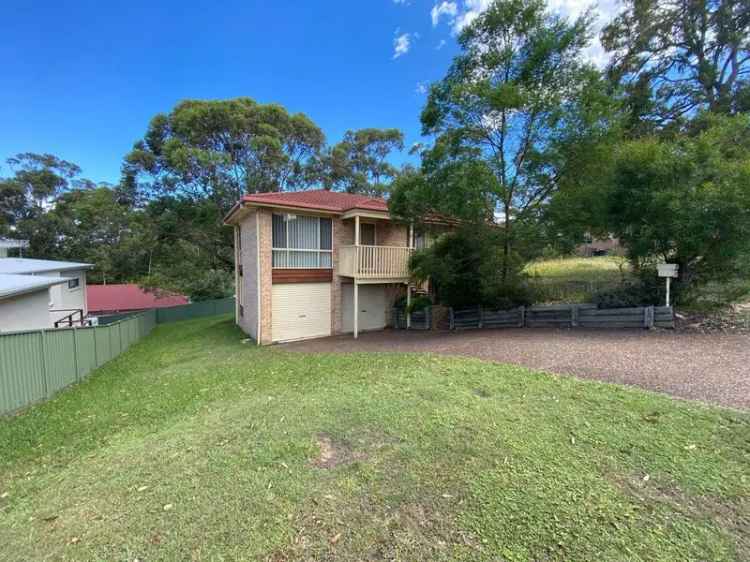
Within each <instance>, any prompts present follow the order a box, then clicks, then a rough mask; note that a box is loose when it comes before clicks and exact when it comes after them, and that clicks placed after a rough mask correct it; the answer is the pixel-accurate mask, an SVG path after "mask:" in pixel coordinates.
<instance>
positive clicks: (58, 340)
mask: <svg viewBox="0 0 750 562" xmlns="http://www.w3.org/2000/svg"><path fill="white" fill-rule="evenodd" d="M233 311H234V299H233V298H229V299H220V300H216V301H206V302H198V303H194V304H187V305H182V306H176V307H170V308H161V309H151V310H147V311H145V312H141V313H138V314H134V315H131V316H127V317H123V318H120V319H118V320H116V321H114V322H112V323H109V324H102V325H100V326H92V327H80V328H79V327H73V328H60V329H56V330H37V331H30V332H12V333H7V334H0V414H8V413H11V412H15V411H17V410H20V409H21V408H24V407H26V406H28V405H29V404H33V403H35V402H39V401H41V400H46V399H49V398H51V397H52V396H53V395H54V394H55V393H56V392H58V391H59V390H62V389H63V388H65V387H66V386H69V385H71V384H73V383H75V382H78V381H80V380H82V379H84V378H85V377H86V376H88V375H89V374H90V373H91V372H92V371H93V370H94V369H96V368H98V367H101V366H102V365H104V364H105V363H107V362H108V361H111V360H112V359H114V358H115V357H117V356H118V355H120V354H121V353H122V352H124V351H125V350H126V349H128V348H129V347H130V346H131V345H133V344H134V343H136V342H137V341H138V340H140V339H142V338H144V337H146V336H147V335H148V334H149V333H151V330H152V329H153V328H154V326H156V325H157V324H162V323H166V322H174V321H177V320H186V319H190V318H199V317H201V316H213V315H216V314H225V313H229V312H233Z"/></svg>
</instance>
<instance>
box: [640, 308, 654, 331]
mask: <svg viewBox="0 0 750 562" xmlns="http://www.w3.org/2000/svg"><path fill="white" fill-rule="evenodd" d="M643 327H644V328H646V329H648V330H650V329H651V328H653V327H654V307H653V306H647V307H645V308H644V309H643Z"/></svg>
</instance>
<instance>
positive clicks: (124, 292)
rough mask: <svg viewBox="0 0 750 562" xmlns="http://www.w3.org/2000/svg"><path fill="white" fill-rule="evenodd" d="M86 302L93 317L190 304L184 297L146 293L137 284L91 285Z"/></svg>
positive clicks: (159, 292)
mask: <svg viewBox="0 0 750 562" xmlns="http://www.w3.org/2000/svg"><path fill="white" fill-rule="evenodd" d="M86 302H87V303H88V311H89V314H90V315H91V316H102V315H106V314H118V313H124V312H137V311H139V310H148V309H150V308H167V307H170V306H180V305H182V304H189V303H190V300H189V299H188V298H187V297H186V296H184V295H178V294H175V293H167V292H163V291H155V292H151V291H146V290H144V289H142V288H141V287H139V286H138V285H136V284H135V283H123V284H115V285H89V286H88V287H87V289H86Z"/></svg>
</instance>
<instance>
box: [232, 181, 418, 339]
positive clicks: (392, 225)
mask: <svg viewBox="0 0 750 562" xmlns="http://www.w3.org/2000/svg"><path fill="white" fill-rule="evenodd" d="M225 224H227V225H231V226H233V227H234V231H235V265H236V267H235V276H236V283H235V286H236V303H237V314H236V318H237V323H238V324H239V326H240V327H241V328H242V330H244V331H245V333H247V334H249V335H250V336H251V337H252V338H253V339H254V340H255V341H256V342H258V343H259V344H270V343H274V342H283V341H291V340H299V339H306V338H316V337H324V336H329V335H332V334H343V333H353V334H354V336H355V337H356V336H357V334H358V332H360V331H363V330H379V329H382V328H384V327H385V326H386V324H387V320H388V311H389V310H390V309H391V307H392V305H393V302H394V301H395V299H396V298H398V296H400V295H402V294H404V293H406V294H407V299H408V298H409V295H410V293H411V291H407V287H408V286H409V267H408V262H409V257H410V255H411V253H412V251H413V250H414V249H415V248H419V247H423V246H425V245H426V244H427V243H428V234H427V233H425V234H421V233H419V232H415V229H414V228H412V227H411V226H409V225H405V224H401V223H397V222H395V221H392V220H391V217H390V215H389V213H388V204H387V202H386V201H385V200H384V199H380V198H373V197H367V196H364V195H353V194H348V193H338V192H331V191H326V190H314V191H299V192H286V193H262V194H254V195H246V196H245V197H243V198H242V200H241V201H240V202H238V203H237V204H236V205H235V206H234V207H233V208H232V210H231V211H230V212H229V214H228V215H227V217H226V218H225Z"/></svg>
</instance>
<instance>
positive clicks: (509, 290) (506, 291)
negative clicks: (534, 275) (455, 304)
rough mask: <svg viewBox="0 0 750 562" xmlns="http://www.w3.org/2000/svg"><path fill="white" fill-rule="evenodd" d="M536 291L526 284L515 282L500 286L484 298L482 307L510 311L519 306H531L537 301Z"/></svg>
mask: <svg viewBox="0 0 750 562" xmlns="http://www.w3.org/2000/svg"><path fill="white" fill-rule="evenodd" d="M536 297H537V295H536V291H535V290H534V289H533V288H531V287H529V286H528V285H526V284H522V283H520V282H516V283H513V284H504V285H500V286H498V287H496V288H494V290H493V291H492V293H491V294H487V295H485V297H484V299H483V300H484V302H483V303H482V304H483V305H484V306H486V307H488V308H494V309H495V310H510V309H511V308H517V307H519V306H531V305H532V304H534V303H535V302H536V301H537V298H536Z"/></svg>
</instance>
